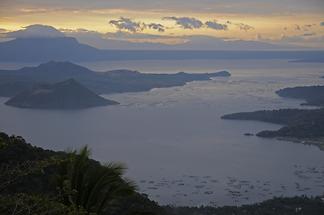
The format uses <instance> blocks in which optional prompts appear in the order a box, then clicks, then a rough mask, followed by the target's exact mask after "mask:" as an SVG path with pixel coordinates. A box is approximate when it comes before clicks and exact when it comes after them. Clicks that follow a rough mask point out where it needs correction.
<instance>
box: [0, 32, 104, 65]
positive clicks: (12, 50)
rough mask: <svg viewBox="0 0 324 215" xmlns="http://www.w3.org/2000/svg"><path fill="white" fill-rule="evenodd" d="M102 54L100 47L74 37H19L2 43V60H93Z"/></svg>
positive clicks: (0, 57)
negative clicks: (94, 46)
mask: <svg viewBox="0 0 324 215" xmlns="http://www.w3.org/2000/svg"><path fill="white" fill-rule="evenodd" d="M100 56H101V52H100V50H99V49H96V48H93V47H91V46H88V45H85V44H81V43H79V42H78V41H77V40H76V39H75V38H72V37H52V38H50V37H38V38H18V39H14V40H10V41H7V42H2V43H0V61H20V62H29V61H35V62H44V61H49V60H67V59H68V60H87V59H89V60H93V59H97V58H98V59H100Z"/></svg>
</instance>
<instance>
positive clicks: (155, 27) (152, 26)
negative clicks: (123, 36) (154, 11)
mask: <svg viewBox="0 0 324 215" xmlns="http://www.w3.org/2000/svg"><path fill="white" fill-rule="evenodd" d="M146 26H147V27H148V28H149V29H153V30H157V31H159V32H164V31H165V27H164V25H162V24H159V23H150V24H147V25H146Z"/></svg>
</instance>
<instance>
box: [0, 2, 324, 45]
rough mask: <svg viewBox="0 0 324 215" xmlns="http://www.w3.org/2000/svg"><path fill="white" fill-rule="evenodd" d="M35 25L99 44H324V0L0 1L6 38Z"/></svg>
mask: <svg viewBox="0 0 324 215" xmlns="http://www.w3.org/2000/svg"><path fill="white" fill-rule="evenodd" d="M36 24H38V25H44V26H52V27H54V28H56V29H58V30H59V31H60V32H63V33H64V34H65V35H68V36H74V37H76V38H80V39H81V40H84V41H86V42H87V43H90V44H91V43H92V45H96V46H104V45H105V44H104V42H105V39H113V40H121V41H127V42H133V43H143V42H145V43H147V42H148V43H162V44H169V45H170V44H171V45H172V44H180V43H185V42H187V41H188V40H190V39H192V38H195V39H196V38H204V40H206V38H216V39H217V40H223V41H232V40H244V41H259V42H266V43H272V44H277V45H278V44H279V45H282V46H292V45H293V46H298V47H309V48H324V0H91V1H89V0H68V1H67V0H0V34H1V35H2V36H1V37H2V38H7V37H9V36H11V37H12V36H13V35H15V36H17V35H18V34H17V33H16V34H14V32H16V31H19V33H21V31H24V30H26V29H27V30H29V31H31V30H36V31H38V30H37V29H36V28H35V26H34V28H33V29H28V26H31V25H36ZM8 33H11V34H8ZM36 33H37V32H36ZM45 34H46V33H45ZM95 40H96V41H95ZM99 40H101V42H99Z"/></svg>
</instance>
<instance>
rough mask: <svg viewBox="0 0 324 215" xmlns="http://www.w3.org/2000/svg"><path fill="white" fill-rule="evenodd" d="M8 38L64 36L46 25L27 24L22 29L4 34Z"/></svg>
mask: <svg viewBox="0 0 324 215" xmlns="http://www.w3.org/2000/svg"><path fill="white" fill-rule="evenodd" d="M6 35H7V37H9V38H26V37H64V36H65V35H64V33H62V32H60V31H59V30H57V29H56V28H54V27H52V26H48V25H40V24H37V25H29V26H26V27H24V29H22V30H18V31H12V32H9V33H7V34H6Z"/></svg>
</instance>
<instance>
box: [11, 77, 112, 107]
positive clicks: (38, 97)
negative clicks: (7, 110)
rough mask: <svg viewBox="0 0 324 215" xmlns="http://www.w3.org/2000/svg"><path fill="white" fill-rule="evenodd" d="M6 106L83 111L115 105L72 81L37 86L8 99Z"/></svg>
mask: <svg viewBox="0 0 324 215" xmlns="http://www.w3.org/2000/svg"><path fill="white" fill-rule="evenodd" d="M5 104H6V105H10V106H15V107H20V108H35V109H83V108H89V107H95V106H105V105H116V104H118V102H115V101H111V100H107V99H105V98H103V97H100V96H98V95H96V94H95V93H93V92H92V91H90V90H89V89H87V88H86V87H84V86H82V85H81V84H79V83H78V82H76V81H75V80H73V79H69V80H67V81H64V82H60V83H56V84H53V85H38V86H35V87H33V88H32V89H30V90H26V91H24V92H22V93H20V94H18V95H16V96H14V97H13V98H11V99H9V100H8V101H7V102H6V103H5Z"/></svg>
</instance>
